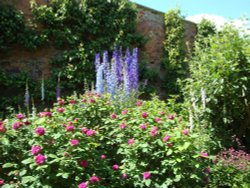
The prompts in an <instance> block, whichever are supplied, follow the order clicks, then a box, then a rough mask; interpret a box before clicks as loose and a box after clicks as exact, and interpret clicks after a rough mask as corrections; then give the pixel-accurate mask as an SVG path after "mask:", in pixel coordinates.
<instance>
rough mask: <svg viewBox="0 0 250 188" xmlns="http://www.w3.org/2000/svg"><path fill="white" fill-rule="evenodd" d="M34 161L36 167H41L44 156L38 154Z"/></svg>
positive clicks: (44, 159)
mask: <svg viewBox="0 0 250 188" xmlns="http://www.w3.org/2000/svg"><path fill="white" fill-rule="evenodd" d="M35 161H36V164H37V165H42V164H43V163H45V161H46V158H45V156H44V155H42V154H38V155H37V156H36V157H35Z"/></svg>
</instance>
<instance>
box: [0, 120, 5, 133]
mask: <svg viewBox="0 0 250 188" xmlns="http://www.w3.org/2000/svg"><path fill="white" fill-rule="evenodd" d="M5 132H6V129H5V127H4V125H3V122H0V133H5Z"/></svg>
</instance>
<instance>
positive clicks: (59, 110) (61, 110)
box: [56, 108, 65, 113]
mask: <svg viewBox="0 0 250 188" xmlns="http://www.w3.org/2000/svg"><path fill="white" fill-rule="evenodd" d="M64 110H65V109H64V108H57V109H56V111H57V112H58V113H63V112H64Z"/></svg>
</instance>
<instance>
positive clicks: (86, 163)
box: [80, 160, 89, 168]
mask: <svg viewBox="0 0 250 188" xmlns="http://www.w3.org/2000/svg"><path fill="white" fill-rule="evenodd" d="M88 165H89V164H88V161H86V160H82V161H80V166H82V167H84V168H86V167H87V166H88Z"/></svg>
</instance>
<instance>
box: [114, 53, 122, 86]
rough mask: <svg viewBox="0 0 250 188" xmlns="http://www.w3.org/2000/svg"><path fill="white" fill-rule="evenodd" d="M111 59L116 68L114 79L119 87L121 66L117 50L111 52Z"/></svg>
mask: <svg viewBox="0 0 250 188" xmlns="http://www.w3.org/2000/svg"><path fill="white" fill-rule="evenodd" d="M113 59H114V61H115V66H116V77H117V81H118V83H117V84H118V85H119V84H120V83H121V81H122V65H121V58H120V53H119V51H118V50H117V48H115V50H114V52H113Z"/></svg>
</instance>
